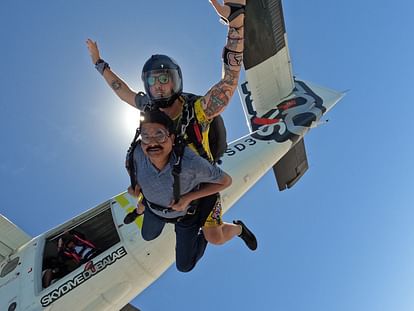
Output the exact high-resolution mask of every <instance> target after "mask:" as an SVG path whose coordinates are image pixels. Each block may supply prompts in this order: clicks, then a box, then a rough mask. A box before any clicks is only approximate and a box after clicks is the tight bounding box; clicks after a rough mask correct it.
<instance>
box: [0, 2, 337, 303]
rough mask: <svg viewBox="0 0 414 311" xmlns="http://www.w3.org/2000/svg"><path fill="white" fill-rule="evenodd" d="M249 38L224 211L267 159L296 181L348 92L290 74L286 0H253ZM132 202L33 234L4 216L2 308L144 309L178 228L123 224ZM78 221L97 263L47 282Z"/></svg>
mask: <svg viewBox="0 0 414 311" xmlns="http://www.w3.org/2000/svg"><path fill="white" fill-rule="evenodd" d="M245 40H246V41H245V42H246V49H245V56H244V67H245V71H246V82H244V83H242V84H241V85H240V87H239V93H240V96H241V99H242V103H243V104H244V111H245V115H246V118H247V121H248V124H249V127H250V134H248V135H246V136H244V137H241V138H240V139H237V140H236V141H234V142H232V143H231V144H229V146H228V149H227V151H226V153H225V155H224V157H223V159H222V164H221V167H222V169H223V170H224V171H226V172H227V173H228V174H230V175H231V176H232V179H233V184H232V186H231V187H230V188H228V189H226V190H225V191H223V193H222V199H223V209H224V211H227V210H228V209H229V208H230V207H232V206H233V205H234V204H235V203H236V202H237V200H238V199H239V198H240V197H241V196H242V195H243V194H245V193H246V191H248V190H249V188H250V187H252V186H253V185H254V184H255V183H256V182H257V181H258V180H259V179H260V178H261V177H262V176H263V175H264V174H265V173H266V172H267V171H268V170H269V169H271V168H273V170H274V172H275V175H276V179H277V183H278V186H279V189H280V190H284V189H286V188H290V187H292V186H293V185H294V184H295V183H296V182H297V181H298V180H299V178H301V176H303V174H304V173H305V171H306V170H307V168H308V163H307V158H306V153H305V148H304V142H303V137H304V135H305V134H306V133H307V132H308V131H309V130H310V129H311V128H313V127H315V126H317V125H318V124H319V123H320V122H321V119H322V117H323V115H324V114H325V113H326V112H328V111H329V110H330V109H331V108H332V107H333V106H334V105H335V104H336V103H337V102H338V101H339V100H340V99H341V98H342V97H343V95H344V94H343V93H339V92H335V91H332V90H329V89H326V88H322V87H319V86H316V85H313V84H311V83H308V82H304V81H301V80H297V79H296V78H295V77H293V75H292V68H291V62H290V57H289V51H288V46H287V37H286V31H285V24H284V20H283V12H282V6H281V0H261V1H253V0H250V1H248V5H247V8H246V21H245ZM135 205H136V200H135V199H134V198H133V197H131V196H129V195H128V194H127V193H121V194H119V195H117V196H115V197H113V198H111V199H109V200H107V201H106V202H104V203H102V204H101V205H99V206H96V207H94V208H92V209H90V210H88V211H86V212H84V213H83V214H81V215H79V216H77V217H75V218H74V219H71V220H69V221H67V222H66V223H64V224H61V225H60V226H58V227H56V228H53V229H51V230H49V231H47V232H45V233H43V234H41V235H39V236H37V237H34V238H32V237H30V236H28V235H27V234H26V233H24V232H23V231H22V230H21V229H19V228H18V227H17V226H15V225H14V224H13V223H11V222H10V221H9V220H8V219H7V218H5V217H4V216H2V215H0V262H1V263H0V310H2V311H3V310H8V311H13V310H27V311H29V310H59V311H64V310H74V309H76V310H99V311H103V310H138V309H136V308H135V307H133V306H132V305H130V304H128V303H129V301H131V300H132V299H133V298H135V297H136V296H137V295H138V294H139V293H140V292H142V291H143V290H144V289H145V288H147V287H148V286H149V285H150V284H151V283H152V282H154V281H156V280H157V279H158V278H159V277H160V276H161V275H162V274H163V273H164V271H165V270H166V269H167V268H168V267H170V266H171V265H172V264H173V263H174V259H175V250H174V245H175V240H174V239H175V235H174V232H173V226H171V225H167V226H166V228H165V229H164V231H163V233H162V235H161V236H160V237H158V238H157V239H155V240H154V241H151V242H146V241H144V240H143V239H142V238H141V235H140V232H139V231H140V228H141V226H142V217H139V218H138V219H137V220H136V222H135V224H130V225H124V224H123V219H124V217H125V214H126V213H128V212H130V211H132V209H134V208H135ZM73 229H75V230H76V231H78V232H82V233H84V234H85V235H86V236H87V237H88V239H89V240H90V241H93V242H94V243H95V244H96V245H97V247H98V249H99V254H98V255H96V257H94V258H93V259H92V262H93V269H88V268H85V267H86V265H87V263H85V264H82V265H81V266H79V267H78V268H77V269H75V270H74V271H72V272H70V273H69V274H67V275H64V276H63V277H61V278H60V279H57V280H55V282H54V283H52V284H51V285H50V286H48V287H46V288H43V287H42V273H44V271H45V270H46V269H47V262H48V260H50V259H51V258H53V257H56V256H57V241H58V240H59V237H61V236H62V235H63V233H64V232H66V231H69V230H73ZM131 271H134V273H131Z"/></svg>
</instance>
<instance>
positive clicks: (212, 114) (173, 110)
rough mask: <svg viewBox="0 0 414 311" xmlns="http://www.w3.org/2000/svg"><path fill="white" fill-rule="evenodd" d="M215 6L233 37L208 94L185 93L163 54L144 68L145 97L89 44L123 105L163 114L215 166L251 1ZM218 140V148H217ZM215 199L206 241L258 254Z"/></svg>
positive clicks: (177, 71) (131, 216) (244, 230)
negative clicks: (237, 241) (234, 242)
mask: <svg viewBox="0 0 414 311" xmlns="http://www.w3.org/2000/svg"><path fill="white" fill-rule="evenodd" d="M210 3H211V4H212V5H213V7H214V9H215V10H216V12H217V14H218V15H219V17H220V18H221V20H222V22H224V24H226V25H227V26H228V33H227V42H226V46H225V47H224V49H223V54H222V59H223V70H222V78H221V80H220V81H219V82H218V83H216V84H215V85H214V86H213V87H211V88H210V89H209V90H208V92H207V93H206V94H205V95H204V96H197V95H194V94H190V93H185V92H183V77H182V72H181V68H180V66H179V65H178V64H177V63H176V62H175V61H174V59H173V58H171V57H169V56H167V55H159V54H157V55H152V56H151V57H150V58H149V59H148V60H147V62H146V63H145V64H144V66H143V70H142V75H141V79H142V82H143V84H144V88H145V93H143V92H135V91H133V90H132V89H131V88H130V87H129V86H128V85H127V84H126V83H125V82H124V81H123V80H122V79H121V78H120V77H119V76H118V75H116V74H115V73H114V72H113V71H112V70H111V69H110V66H109V64H108V63H107V62H106V61H104V60H103V59H102V58H101V55H100V52H99V49H98V45H97V43H96V42H95V41H93V40H91V39H88V40H87V41H86V44H87V47H88V50H89V53H90V55H91V58H92V63H93V64H94V65H95V68H96V69H97V70H98V72H99V73H100V74H101V75H102V76H103V77H104V79H105V81H106V82H107V83H108V85H109V86H110V87H111V88H112V90H113V91H114V92H115V94H116V95H118V97H119V98H120V99H121V100H122V101H124V102H126V103H127V104H129V105H131V106H132V107H135V108H137V109H139V110H140V111H150V110H161V111H163V112H164V113H165V114H166V115H168V116H169V117H170V118H171V119H172V120H173V121H174V125H175V133H176V134H177V135H182V136H184V138H185V141H186V142H188V146H189V147H190V148H191V149H193V150H194V151H195V152H196V153H198V154H199V155H200V156H202V157H204V158H206V159H207V160H209V161H210V162H211V163H216V162H218V161H219V157H220V156H221V155H222V154H223V153H224V151H225V147H226V139H225V130H223V128H224V126H223V124H222V119H221V117H220V114H221V113H222V112H223V111H224V109H225V108H226V107H227V105H228V104H229V102H230V99H231V97H232V96H233V94H234V92H235V90H236V89H237V84H238V80H239V75H240V70H241V66H242V62H243V49H244V10H245V5H246V0H224V3H223V4H221V3H219V1H217V0H210ZM189 125H191V126H189ZM216 128H218V129H219V130H218V131H217V133H219V134H215V136H216V139H214V141H213V140H209V137H210V136H211V135H209V134H213V130H210V129H214V131H215V129H216ZM209 132H210V133H209ZM223 136H224V137H223ZM223 141H224V143H223ZM217 142H219V146H218V147H217V145H213V144H214V143H217ZM220 146H221V147H220ZM129 173H131V171H130V170H129ZM131 184H132V185H131V186H132V187H130V188H129V192H130V193H131V194H134V195H136V196H142V194H140V193H139V189H140V187H139V185H133V182H131ZM213 196H215V198H216V199H215V200H212V201H214V204H211V206H210V210H211V212H210V215H209V216H208V218H207V219H206V221H205V223H204V226H203V232H204V235H205V238H206V240H207V241H208V242H210V243H212V244H223V243H225V242H227V241H229V240H230V239H232V238H233V237H235V236H239V237H241V238H242V239H243V241H244V242H245V243H246V245H247V246H248V248H250V249H251V250H255V249H256V248H257V241H256V238H255V237H254V235H253V234H252V233H251V231H249V229H248V228H247V227H246V225H245V224H244V223H243V222H241V221H239V220H238V221H235V222H234V223H233V224H231V223H226V222H223V220H222V209H221V200H220V196H219V195H218V194H215V195H213ZM142 208H143V207H142V205H140V204H138V207H137V209H136V210H134V211H133V212H131V213H129V214H128V215H127V216H126V217H125V220H124V222H125V223H127V224H128V223H132V222H134V221H135V219H136V218H137V217H138V216H139V215H141V214H142V212H143V210H142Z"/></svg>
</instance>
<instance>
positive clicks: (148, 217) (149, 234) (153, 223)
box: [141, 208, 165, 241]
mask: <svg viewBox="0 0 414 311" xmlns="http://www.w3.org/2000/svg"><path fill="white" fill-rule="evenodd" d="M164 226H165V223H164V222H163V221H162V220H161V219H159V218H158V217H157V216H155V215H154V214H153V213H151V212H150V211H149V208H146V209H145V211H144V220H143V223H142V229H141V235H142V238H143V239H144V240H145V241H151V240H154V239H155V238H157V237H158V236H159V235H160V234H161V232H162V229H163V228H164Z"/></svg>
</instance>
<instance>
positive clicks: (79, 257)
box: [58, 230, 97, 266]
mask: <svg viewBox="0 0 414 311" xmlns="http://www.w3.org/2000/svg"><path fill="white" fill-rule="evenodd" d="M96 253H97V247H96V246H95V244H94V243H92V242H91V241H89V240H88V239H86V237H85V235H84V234H82V233H80V232H76V231H73V230H72V231H70V232H66V233H65V234H64V235H63V236H62V237H60V238H59V241H58V254H59V255H60V256H62V257H67V258H71V259H73V261H74V262H76V263H77V264H78V266H80V265H82V264H84V263H85V262H88V261H90V260H91V259H92V258H93V257H94V256H95V255H96Z"/></svg>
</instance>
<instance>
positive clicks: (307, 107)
mask: <svg viewBox="0 0 414 311" xmlns="http://www.w3.org/2000/svg"><path fill="white" fill-rule="evenodd" d="M239 94H240V97H241V100H242V103H243V109H244V113H245V117H246V121H247V124H248V127H249V130H250V132H254V131H258V130H259V131H260V130H261V131H262V132H267V133H273V134H272V135H275V139H276V140H277V141H280V142H281V141H283V140H288V139H289V140H291V141H292V142H293V144H292V147H291V149H290V150H289V152H288V153H286V154H285V155H284V156H283V157H282V158H281V159H280V160H279V161H278V162H277V163H276V164H275V165H274V166H273V171H274V174H275V177H276V180H277V184H278V187H279V190H280V191H282V190H285V189H288V188H291V187H292V186H293V185H294V184H295V183H296V182H297V181H298V180H299V179H300V178H301V177H302V176H303V175H304V174H305V172H306V171H307V169H308V160H307V156H306V150H305V144H304V139H303V137H304V135H305V134H306V133H307V132H308V131H309V129H310V128H313V127H317V126H318V125H319V124H321V123H323V122H322V121H321V119H322V116H323V115H325V114H326V113H327V112H328V111H329V110H331V109H332V107H333V106H335V105H336V103H338V101H339V100H341V99H342V98H343V96H344V95H345V94H344V93H342V92H337V91H334V90H331V89H328V88H325V87H321V86H318V85H316V84H313V83H309V82H305V81H300V80H296V79H295V87H294V89H293V90H292V92H291V94H290V95H289V96H287V97H285V98H283V99H281V101H280V102H279V103H275V104H274V108H272V109H270V110H269V111H268V112H266V113H264V114H263V115H259V114H258V112H257V111H260V109H257V108H260V107H255V101H254V98H253V95H252V93H251V92H250V90H249V85H248V82H247V81H246V82H244V83H242V84H241V85H240V86H239ZM261 104H262V103H261V102H259V106H260V105H261ZM272 128H273V129H272Z"/></svg>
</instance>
